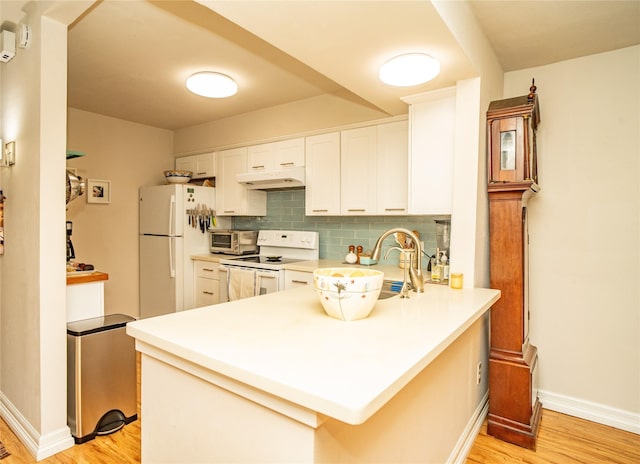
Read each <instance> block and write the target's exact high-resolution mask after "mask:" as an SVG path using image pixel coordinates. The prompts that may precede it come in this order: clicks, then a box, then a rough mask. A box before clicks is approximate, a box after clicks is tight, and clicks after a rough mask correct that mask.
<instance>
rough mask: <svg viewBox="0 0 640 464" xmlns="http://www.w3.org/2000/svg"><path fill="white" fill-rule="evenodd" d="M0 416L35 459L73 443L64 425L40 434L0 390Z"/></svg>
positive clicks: (37, 459) (51, 453) (49, 454)
mask: <svg viewBox="0 0 640 464" xmlns="http://www.w3.org/2000/svg"><path fill="white" fill-rule="evenodd" d="M0 416H2V419H4V421H5V422H6V423H7V425H8V426H9V428H10V429H11V430H12V431H13V433H15V434H16V436H17V437H18V439H19V440H20V441H21V442H22V444H23V445H24V446H25V447H26V448H27V450H28V451H29V453H31V455H32V456H33V457H34V458H35V459H36V461H40V460H41V459H44V458H47V457H49V456H53V455H54V454H56V453H59V452H60V451H63V450H65V449H67V448H71V447H72V446H73V445H74V444H75V442H74V440H73V437H72V436H71V430H69V427H68V426H66V425H65V426H63V427H60V428H59V429H57V430H54V431H53V432H50V433H48V434H46V435H41V434H40V433H39V432H38V431H37V430H36V429H35V428H34V427H33V426H32V425H31V423H30V422H29V421H28V420H27V419H26V418H25V417H24V416H23V415H22V414H21V413H20V411H19V410H18V409H17V408H16V407H15V406H14V405H13V403H11V401H9V399H8V398H7V397H6V396H5V395H4V393H2V392H0Z"/></svg>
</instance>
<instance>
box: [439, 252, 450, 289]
mask: <svg viewBox="0 0 640 464" xmlns="http://www.w3.org/2000/svg"><path fill="white" fill-rule="evenodd" d="M440 264H441V265H442V275H441V276H440V278H441V279H442V281H443V282H449V259H448V258H447V254H446V253H445V252H444V251H443V252H442V257H441V258H440Z"/></svg>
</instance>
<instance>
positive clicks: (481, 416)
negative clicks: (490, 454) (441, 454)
mask: <svg viewBox="0 0 640 464" xmlns="http://www.w3.org/2000/svg"><path fill="white" fill-rule="evenodd" d="M488 413H489V392H488V391H487V392H486V393H485V395H484V397H483V398H482V400H481V401H480V404H479V405H478V407H477V408H476V410H475V411H474V413H473V416H471V418H470V419H469V422H468V423H467V426H466V427H465V429H464V431H463V432H462V435H460V438H459V439H458V442H457V443H456V446H455V447H454V448H453V451H451V454H450V455H449V458H448V459H447V463H448V464H464V463H465V462H466V461H467V456H468V455H469V451H471V448H472V447H473V443H474V442H475V440H476V437H477V436H478V434H479V433H480V427H482V424H483V423H484V420H485V419H486V417H487V414H488Z"/></svg>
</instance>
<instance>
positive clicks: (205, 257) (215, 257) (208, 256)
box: [190, 253, 230, 263]
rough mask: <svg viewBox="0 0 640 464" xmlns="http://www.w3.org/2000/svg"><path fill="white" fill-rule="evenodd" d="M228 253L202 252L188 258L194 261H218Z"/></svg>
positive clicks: (226, 256)
mask: <svg viewBox="0 0 640 464" xmlns="http://www.w3.org/2000/svg"><path fill="white" fill-rule="evenodd" d="M229 256H230V255H225V254H222V253H202V254H199V255H191V256H190V258H191V259H192V260H195V261H209V262H211V263H219V262H220V260H221V259H226V258H228V257H229Z"/></svg>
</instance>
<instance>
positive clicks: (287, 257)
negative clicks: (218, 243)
mask: <svg viewBox="0 0 640 464" xmlns="http://www.w3.org/2000/svg"><path fill="white" fill-rule="evenodd" d="M258 246H260V253H259V254H257V255H252V256H238V257H233V258H232V257H229V258H228V259H221V260H220V267H219V272H220V302H224V301H235V300H240V299H242V298H249V297H252V296H258V295H264V294H266V293H273V292H278V291H281V290H284V265H285V264H289V263H293V262H296V261H307V260H317V259H318V258H319V255H320V249H319V237H318V232H313V231H308V230H302V231H296V230H261V231H259V232H258Z"/></svg>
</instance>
